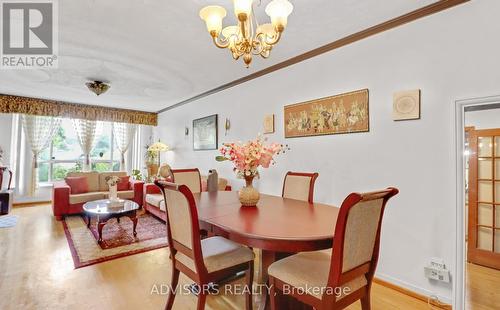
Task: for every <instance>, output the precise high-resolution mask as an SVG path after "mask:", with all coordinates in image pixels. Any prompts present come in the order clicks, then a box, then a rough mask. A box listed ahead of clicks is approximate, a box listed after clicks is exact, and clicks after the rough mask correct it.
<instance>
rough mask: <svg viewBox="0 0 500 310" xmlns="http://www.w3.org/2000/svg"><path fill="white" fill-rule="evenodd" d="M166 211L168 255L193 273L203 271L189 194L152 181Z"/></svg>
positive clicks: (185, 189)
mask: <svg viewBox="0 0 500 310" xmlns="http://www.w3.org/2000/svg"><path fill="white" fill-rule="evenodd" d="M155 184H156V185H157V186H158V187H159V188H160V189H161V191H162V193H163V196H164V199H165V202H166V210H167V235H168V236H167V237H168V242H169V246H170V248H171V251H172V256H173V258H174V259H175V260H179V261H181V262H182V263H183V264H184V265H185V266H188V268H191V269H192V270H193V271H197V272H200V271H201V272H206V267H205V265H204V263H203V254H202V252H201V238H200V226H199V222H198V212H197V209H196V203H195V201H194V197H193V194H192V193H191V191H190V190H189V188H188V187H187V186H186V185H178V184H175V183H171V182H167V181H163V180H156V181H155Z"/></svg>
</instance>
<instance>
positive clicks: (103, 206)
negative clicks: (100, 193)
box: [83, 199, 139, 243]
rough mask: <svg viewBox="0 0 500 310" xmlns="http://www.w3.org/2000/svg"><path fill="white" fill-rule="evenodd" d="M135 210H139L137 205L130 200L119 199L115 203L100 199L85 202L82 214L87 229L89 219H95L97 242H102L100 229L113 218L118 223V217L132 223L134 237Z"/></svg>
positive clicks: (135, 225)
mask: <svg viewBox="0 0 500 310" xmlns="http://www.w3.org/2000/svg"><path fill="white" fill-rule="evenodd" d="M137 210H139V205H138V204H137V203H136V202H134V201H131V200H125V199H119V200H117V201H111V200H109V199H101V200H94V201H89V202H86V203H85V204H84V205H83V212H84V213H85V215H86V217H87V227H90V219H91V217H95V218H96V219H97V231H98V232H99V240H97V242H99V243H101V242H102V228H103V227H104V225H106V223H107V222H108V221H109V220H110V219H112V218H115V219H116V220H117V221H118V223H120V217H124V216H125V217H128V218H130V220H132V222H133V223H134V228H133V233H134V236H135V235H137V232H136V230H135V229H136V227H137Z"/></svg>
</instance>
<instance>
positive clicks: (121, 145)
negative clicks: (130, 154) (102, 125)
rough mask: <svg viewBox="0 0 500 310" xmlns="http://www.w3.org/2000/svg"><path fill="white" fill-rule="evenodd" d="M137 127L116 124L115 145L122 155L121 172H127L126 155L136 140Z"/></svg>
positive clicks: (114, 130)
mask: <svg viewBox="0 0 500 310" xmlns="http://www.w3.org/2000/svg"><path fill="white" fill-rule="evenodd" d="M136 130H137V125H134V124H127V123H114V125H113V132H114V134H115V144H116V147H117V148H118V150H119V151H120V154H121V160H120V171H127V170H126V167H125V153H126V152H127V150H128V149H129V146H130V144H131V143H132V141H133V140H134V137H135V133H136Z"/></svg>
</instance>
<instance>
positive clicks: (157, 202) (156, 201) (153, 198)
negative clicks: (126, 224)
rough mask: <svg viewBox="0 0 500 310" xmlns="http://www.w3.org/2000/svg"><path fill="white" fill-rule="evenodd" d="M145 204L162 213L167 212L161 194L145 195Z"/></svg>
mask: <svg viewBox="0 0 500 310" xmlns="http://www.w3.org/2000/svg"><path fill="white" fill-rule="evenodd" d="M145 200H146V202H147V203H149V204H150V205H152V206H155V207H157V208H159V209H160V210H162V211H165V212H167V211H166V210H167V209H166V208H165V199H164V198H163V194H147V195H146V199H145Z"/></svg>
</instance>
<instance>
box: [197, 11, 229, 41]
mask: <svg viewBox="0 0 500 310" xmlns="http://www.w3.org/2000/svg"><path fill="white" fill-rule="evenodd" d="M224 17H226V9H224V8H223V7H221V6H218V5H209V6H206V7H204V8H203V9H201V10H200V18H201V19H203V20H204V21H205V23H206V25H207V30H208V32H210V34H211V35H212V36H217V35H219V33H220V31H221V30H222V20H223V19H224Z"/></svg>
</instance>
